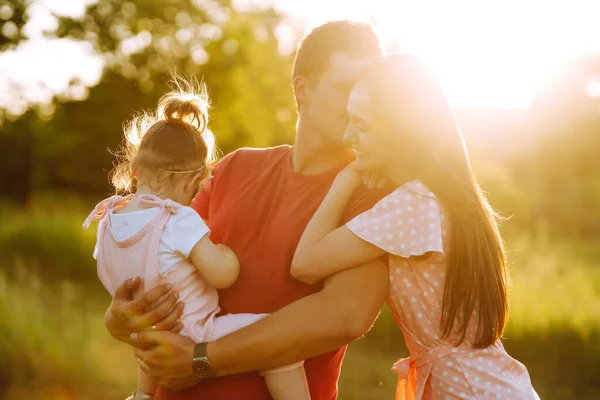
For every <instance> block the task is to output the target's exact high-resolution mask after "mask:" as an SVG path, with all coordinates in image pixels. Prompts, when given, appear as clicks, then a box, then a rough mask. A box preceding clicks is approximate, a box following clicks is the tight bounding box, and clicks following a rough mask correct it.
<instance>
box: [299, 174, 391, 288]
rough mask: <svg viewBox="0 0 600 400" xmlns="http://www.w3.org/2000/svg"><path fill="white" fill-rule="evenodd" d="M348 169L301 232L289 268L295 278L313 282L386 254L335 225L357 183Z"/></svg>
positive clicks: (354, 175)
mask: <svg viewBox="0 0 600 400" xmlns="http://www.w3.org/2000/svg"><path fill="white" fill-rule="evenodd" d="M351 168H352V167H347V168H346V169H344V170H343V171H342V172H340V174H339V175H338V176H337V178H336V179H335V181H334V183H333V185H332V186H331V189H330V190H329V193H327V196H325V199H324V200H323V202H322V203H321V205H320V206H319V208H318V209H317V212H316V213H315V215H314V216H313V217H312V219H311V220H310V222H309V223H308V225H307V227H306V229H305V230H304V233H303V234H302V238H301V239H300V242H299V243H298V247H297V248H296V253H295V254H294V259H293V260H292V268H291V274H292V276H293V277H294V278H296V279H298V280H301V281H303V282H307V283H315V282H318V281H320V280H322V279H325V278H327V277H329V276H331V275H334V274H336V273H338V272H340V271H343V270H346V269H349V268H352V267H355V266H358V265H362V264H365V263H367V262H369V261H372V260H374V259H377V258H379V257H380V256H382V255H383V254H385V250H383V249H380V248H379V247H377V246H375V245H373V244H371V243H369V242H367V241H365V240H363V239H361V238H359V237H358V236H356V235H355V234H354V233H353V232H352V231H351V230H350V229H348V228H347V227H346V226H341V227H339V228H338V226H339V224H340V221H341V220H342V213H343V211H344V209H345V207H346V205H347V204H348V202H349V201H350V198H351V197H352V194H353V193H354V190H355V189H356V188H357V186H358V185H359V184H360V177H359V176H358V175H357V174H356V172H355V171H353V170H352V169H351Z"/></svg>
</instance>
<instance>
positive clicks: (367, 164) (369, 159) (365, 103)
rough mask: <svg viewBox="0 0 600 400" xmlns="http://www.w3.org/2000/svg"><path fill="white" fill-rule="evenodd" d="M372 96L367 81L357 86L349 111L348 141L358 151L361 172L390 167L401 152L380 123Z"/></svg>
mask: <svg viewBox="0 0 600 400" xmlns="http://www.w3.org/2000/svg"><path fill="white" fill-rule="evenodd" d="M369 97H370V95H369V91H368V88H367V86H366V84H365V83H364V82H359V83H357V84H356V86H354V88H353V89H352V91H351V92H350V98H349V99H348V106H347V108H346V110H347V112H348V117H349V118H350V123H349V124H348V127H347V128H346V133H345V134H344V141H345V142H346V144H347V145H348V146H350V147H352V149H354V151H355V153H356V163H357V166H358V167H359V168H360V169H366V170H376V169H382V168H383V167H384V166H385V165H386V164H388V163H389V162H390V161H391V160H392V158H393V157H394V154H396V155H397V153H398V149H397V143H394V141H393V140H392V139H393V138H392V137H391V135H390V134H389V132H387V130H386V129H385V127H383V126H381V125H380V124H377V123H376V121H375V118H374V115H373V112H372V111H373V108H372V107H371V102H370V98H369Z"/></svg>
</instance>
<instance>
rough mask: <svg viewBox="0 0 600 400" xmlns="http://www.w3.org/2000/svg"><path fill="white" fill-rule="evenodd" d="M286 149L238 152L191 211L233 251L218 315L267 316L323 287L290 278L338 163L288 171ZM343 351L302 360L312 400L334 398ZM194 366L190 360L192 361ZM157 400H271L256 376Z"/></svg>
mask: <svg viewBox="0 0 600 400" xmlns="http://www.w3.org/2000/svg"><path fill="white" fill-rule="evenodd" d="M291 154H292V148H291V147H290V146H279V147H274V148H267V149H240V150H237V151H235V152H233V153H231V154H229V155H228V156H226V157H225V158H223V159H222V160H221V161H220V162H219V163H218V164H217V166H216V167H215V169H214V171H213V177H212V179H211V180H210V181H209V182H207V184H206V185H203V189H202V190H201V191H200V192H199V193H198V195H197V196H196V198H195V199H194V201H193V202H192V207H193V208H194V209H195V210H196V211H198V213H199V214H200V215H201V216H202V218H203V219H207V220H208V221H209V226H210V228H211V239H212V241H213V242H215V243H223V244H225V245H227V246H229V247H231V248H232V249H233V251H234V252H235V254H236V255H237V256H238V258H239V261H240V266H241V268H240V275H239V278H238V279H237V281H236V282H235V283H234V284H233V285H232V286H231V287H229V288H227V289H224V290H219V305H220V306H221V313H222V314H228V313H272V312H274V311H277V310H278V309H280V308H282V307H285V306H286V305H287V304H290V303H292V302H293V301H295V300H298V299H300V298H302V297H304V296H307V295H309V294H311V293H314V292H317V291H319V290H321V289H322V287H323V284H322V283H319V284H315V285H308V284H305V283H302V282H300V281H297V280H295V279H294V278H292V276H291V275H290V265H291V261H292V257H293V255H294V252H295V250H296V246H297V245H298V241H299V240H300V236H301V235H302V232H303V231H304V229H305V228H306V225H307V224H308V222H309V220H310V218H311V217H312V216H313V214H314V213H315V211H316V210H317V208H318V206H319V204H320V203H321V201H322V200H323V198H324V197H325V195H326V194H327V191H328V190H329V188H330V186H331V184H332V183H333V180H334V178H335V176H336V175H337V173H338V172H339V171H340V170H341V169H342V168H343V167H344V166H343V165H341V166H339V167H338V168H334V169H332V170H330V171H327V172H325V173H323V174H320V175H310V176H306V175H301V174H297V173H295V172H294V171H293V170H292V169H291ZM380 197H381V194H380V193H375V192H371V191H367V190H358V191H357V192H356V193H355V194H354V197H353V200H352V201H351V203H350V204H349V205H348V207H347V209H346V210H345V212H344V219H345V220H350V219H351V218H352V217H354V216H356V215H357V214H359V213H361V212H363V211H365V210H367V209H369V208H371V207H372V206H373V205H374V204H375V202H376V201H377V200H378V199H379V198H380ZM345 351H346V346H344V347H342V348H340V349H337V350H334V351H331V352H329V353H326V354H322V355H320V356H318V357H315V358H312V359H309V360H306V361H305V363H304V367H305V370H306V377H307V380H308V384H309V387H310V392H311V397H312V399H313V400H320V399H321V400H330V399H335V398H336V397H337V381H338V378H339V375H340V369H341V365H342V359H343V358H344V353H345ZM190 368H191V361H190ZM156 398H157V400H184V399H185V400H191V399H210V400H235V399H244V400H268V399H271V396H270V395H269V392H268V390H267V388H266V386H265V383H264V379H263V378H261V377H260V376H259V375H258V373H256V372H252V373H246V374H240V375H235V376H227V377H222V378H213V379H209V380H207V381H205V382H202V383H201V384H199V385H197V386H195V387H192V388H189V389H187V390H185V391H182V392H169V391H166V390H164V389H159V391H158V393H157V396H156Z"/></svg>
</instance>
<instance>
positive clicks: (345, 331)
mask: <svg viewBox="0 0 600 400" xmlns="http://www.w3.org/2000/svg"><path fill="white" fill-rule="evenodd" d="M387 288H388V270H387V267H386V266H385V265H384V264H383V263H382V262H381V261H379V260H375V261H372V262H370V263H368V264H364V265H362V266H359V267H356V268H353V269H350V270H347V271H343V272H340V273H338V274H336V275H334V276H332V277H331V278H329V279H328V280H327V281H326V283H325V287H324V288H323V290H321V291H320V292H318V293H315V294H312V295H310V296H307V297H304V298H302V299H300V300H298V301H296V302H294V303H292V304H290V305H288V306H287V307H284V308H283V309H281V310H279V311H277V312H275V313H273V314H272V315H270V316H269V317H267V318H264V319H262V320H260V321H258V322H257V323H255V324H252V325H250V326H248V327H247V328H245V329H242V330H239V331H237V332H234V333H233V334H231V335H229V336H226V337H224V338H222V339H220V340H218V341H216V342H213V343H209V344H208V356H209V359H210V360H211V363H212V365H213V367H214V370H215V374H216V375H231V374H237V373H241V372H246V371H257V370H265V369H269V368H274V367H279V366H282V365H286V364H290V363H293V362H296V361H298V360H305V359H307V358H310V357H314V356H316V355H319V354H322V353H325V352H327V351H330V350H334V349H337V348H339V347H341V346H343V345H345V344H348V343H350V342H352V341H353V340H355V339H358V338H359V337H361V336H363V335H364V334H365V333H367V331H368V330H369V329H370V328H371V326H372V325H373V322H374V321H375V319H376V318H377V315H378V314H379V310H380V309H381V306H382V304H383V302H384V300H385V297H386V295H387Z"/></svg>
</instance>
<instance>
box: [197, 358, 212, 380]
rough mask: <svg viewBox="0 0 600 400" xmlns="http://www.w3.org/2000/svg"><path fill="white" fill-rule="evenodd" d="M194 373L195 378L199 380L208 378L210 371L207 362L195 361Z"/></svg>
mask: <svg viewBox="0 0 600 400" xmlns="http://www.w3.org/2000/svg"><path fill="white" fill-rule="evenodd" d="M194 372H195V373H196V376H197V377H198V378H201V379H204V378H208V377H210V374H211V372H212V369H211V367H210V363H209V362H208V360H203V359H195V360H194Z"/></svg>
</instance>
